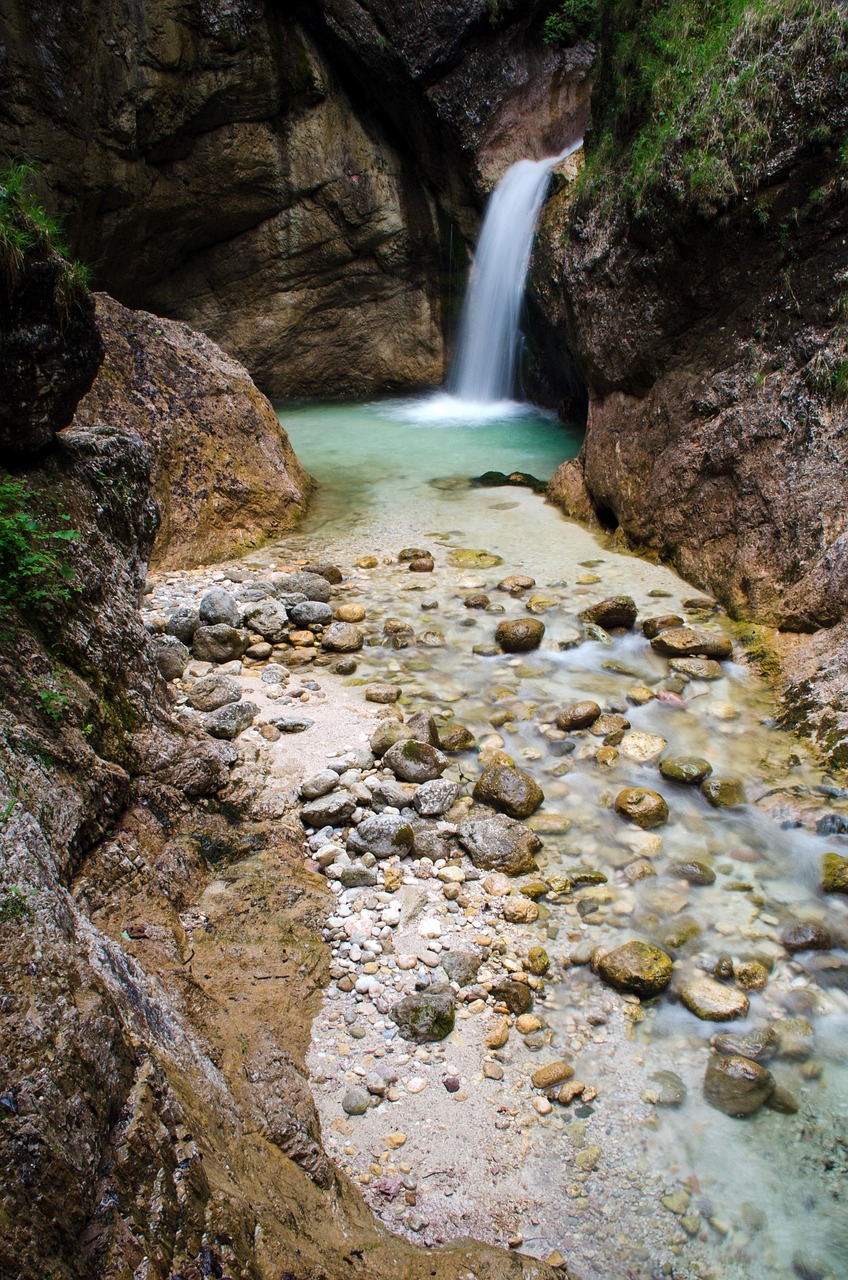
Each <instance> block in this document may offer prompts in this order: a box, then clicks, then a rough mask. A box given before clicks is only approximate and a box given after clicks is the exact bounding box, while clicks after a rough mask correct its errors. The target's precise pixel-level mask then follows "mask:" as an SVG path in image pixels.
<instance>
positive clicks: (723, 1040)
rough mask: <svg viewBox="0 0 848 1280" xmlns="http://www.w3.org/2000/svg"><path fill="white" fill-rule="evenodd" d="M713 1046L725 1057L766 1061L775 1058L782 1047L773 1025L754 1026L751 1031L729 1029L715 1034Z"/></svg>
mask: <svg viewBox="0 0 848 1280" xmlns="http://www.w3.org/2000/svg"><path fill="white" fill-rule="evenodd" d="M711 1044H712V1046H713V1048H714V1049H715V1050H716V1051H717V1052H718V1053H720V1054H723V1055H724V1056H725V1057H728V1058H730V1057H740V1058H752V1059H754V1061H758V1062H759V1061H765V1062H767V1061H768V1059H769V1058H773V1057H774V1055H775V1054H776V1053H777V1051H778V1048H779V1047H780V1037H779V1036H778V1033H777V1031H776V1030H775V1029H774V1027H772V1026H762V1027H753V1028H752V1029H751V1030H750V1031H741V1032H740V1031H737V1032H732V1031H727V1032H723V1033H722V1034H721V1035H718V1036H713V1038H712V1041H711Z"/></svg>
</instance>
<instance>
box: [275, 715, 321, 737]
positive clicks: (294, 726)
mask: <svg viewBox="0 0 848 1280" xmlns="http://www.w3.org/2000/svg"><path fill="white" fill-rule="evenodd" d="M269 723H270V724H272V725H273V726H274V727H275V728H277V729H279V731H280V733H306V730H307V729H311V728H312V726H313V725H314V723H315V721H314V720H313V719H312V718H311V717H310V716H298V715H290V716H289V715H283V716H273V717H272V718H271V720H270V721H269Z"/></svg>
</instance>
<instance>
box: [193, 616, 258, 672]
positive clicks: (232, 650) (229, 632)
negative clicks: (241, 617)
mask: <svg viewBox="0 0 848 1280" xmlns="http://www.w3.org/2000/svg"><path fill="white" fill-rule="evenodd" d="M249 643H250V641H249V640H248V637H247V632H246V631H239V630H238V629H237V628H236V627H231V626H229V625H228V624H227V623H226V622H217V623H215V624H214V626H211V627H198V628H197V630H196V631H195V633H194V637H193V639H192V642H191V651H192V653H193V654H194V656H195V658H197V660H198V662H219V663H220V662H232V661H233V659H234V658H240V657H241V656H242V654H243V653H244V652H245V650H246V649H247V646H248V644H249Z"/></svg>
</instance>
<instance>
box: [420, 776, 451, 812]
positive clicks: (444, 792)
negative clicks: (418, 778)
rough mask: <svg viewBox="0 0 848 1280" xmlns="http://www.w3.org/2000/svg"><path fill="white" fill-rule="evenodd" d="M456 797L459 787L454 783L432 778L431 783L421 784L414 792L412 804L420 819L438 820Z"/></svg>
mask: <svg viewBox="0 0 848 1280" xmlns="http://www.w3.org/2000/svg"><path fill="white" fill-rule="evenodd" d="M458 795H459V787H458V786H457V785H456V783H455V782H448V781H447V779H445V778H434V779H433V780H432V781H431V782H424V783H422V785H421V786H420V787H419V788H418V790H417V791H416V792H415V795H414V797H413V800H412V803H413V805H414V806H415V809H416V812H418V813H420V814H421V816H422V817H424V818H438V817H441V815H442V814H443V813H447V811H448V809H450V808H451V806H452V805H453V803H454V801H455V800H456V798H457V796H458Z"/></svg>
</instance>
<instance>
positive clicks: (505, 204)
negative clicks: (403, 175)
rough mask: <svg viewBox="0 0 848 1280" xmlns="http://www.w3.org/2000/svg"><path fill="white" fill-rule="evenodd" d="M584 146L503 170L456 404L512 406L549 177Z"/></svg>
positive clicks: (453, 390)
mask: <svg viewBox="0 0 848 1280" xmlns="http://www.w3.org/2000/svg"><path fill="white" fill-rule="evenodd" d="M582 145H583V143H582V139H581V141H580V142H576V143H574V144H573V146H570V147H566V149H565V150H564V151H562V152H561V153H560V154H559V155H558V156H548V157H547V158H546V159H544V160H519V161H518V163H517V164H514V165H512V167H511V168H509V169H507V171H506V173H505V174H504V176H503V177H502V178H501V180H500V182H499V183H498V185H497V186H496V187H495V190H494V191H493V193H492V196H491V199H490V200H489V204H488V208H487V209H486V216H485V218H484V219H483V228H482V231H481V232H480V241H479V243H478V245H477V253H476V255H475V258H474V266H473V267H472V271H471V280H470V283H469V286H468V292H467V294H466V296H465V302H464V303H463V307H462V319H461V321H460V326H459V337H458V340H457V347H456V354H455V356H454V361H453V365H452V368H451V373H450V378H449V382H448V390H449V392H450V394H451V395H453V396H455V397H456V398H457V399H458V400H460V401H463V402H467V403H472V404H478V405H485V404H494V403H496V402H501V401H505V400H510V399H511V398H512V395H513V392H514V390H515V374H516V364H517V357H518V346H519V341H520V330H519V321H520V318H521V304H522V301H523V298H524V284H525V280H526V278H527V271H528V268H529V266H530V253H531V250H532V248H533V235H534V233H535V230H536V221H537V219H538V217H539V212H540V210H541V208H542V202H543V200H544V198H545V192H546V191H547V188H548V182H549V180H550V175H551V170H552V169H554V168H555V166H556V165H558V164H559V163H560V162H561V161H562V160H565V159H566V158H567V157H568V156H570V155H573V154H574V152H575V151H577V150H579V148H580V147H581V146H582Z"/></svg>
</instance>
